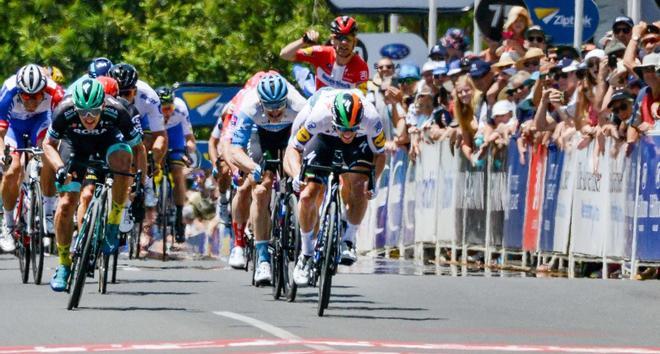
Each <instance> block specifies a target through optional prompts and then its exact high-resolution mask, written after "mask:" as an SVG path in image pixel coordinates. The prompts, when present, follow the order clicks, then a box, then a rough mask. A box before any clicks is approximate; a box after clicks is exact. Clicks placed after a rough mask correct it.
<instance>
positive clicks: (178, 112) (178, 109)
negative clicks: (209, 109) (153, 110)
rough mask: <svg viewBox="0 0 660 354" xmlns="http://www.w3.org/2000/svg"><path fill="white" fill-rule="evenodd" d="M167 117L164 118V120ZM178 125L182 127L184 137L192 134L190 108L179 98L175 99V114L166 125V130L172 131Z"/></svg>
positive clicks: (173, 113)
mask: <svg viewBox="0 0 660 354" xmlns="http://www.w3.org/2000/svg"><path fill="white" fill-rule="evenodd" d="M164 118H165V117H164V116H163V119H164ZM177 125H181V127H182V128H183V132H184V135H189V134H192V124H191V123H190V115H189V114H188V106H186V103H185V102H184V101H183V100H182V99H180V98H179V97H175V98H174V112H172V115H171V116H170V118H169V119H168V120H167V123H165V128H166V129H170V128H172V127H175V126H177Z"/></svg>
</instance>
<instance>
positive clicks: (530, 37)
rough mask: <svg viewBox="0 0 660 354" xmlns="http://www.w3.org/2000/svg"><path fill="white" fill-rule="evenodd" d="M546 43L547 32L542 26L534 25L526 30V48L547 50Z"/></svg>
mask: <svg viewBox="0 0 660 354" xmlns="http://www.w3.org/2000/svg"><path fill="white" fill-rule="evenodd" d="M546 45H547V44H546V36H545V32H543V29H542V28H541V26H539V25H534V26H531V27H530V28H528V29H527V31H525V49H527V50H529V49H530V48H538V49H541V50H542V51H545V48H546Z"/></svg>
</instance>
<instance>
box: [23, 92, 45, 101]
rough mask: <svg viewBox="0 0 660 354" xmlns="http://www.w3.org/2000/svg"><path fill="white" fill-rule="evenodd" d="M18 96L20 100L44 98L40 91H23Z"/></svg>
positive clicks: (41, 99)
mask: <svg viewBox="0 0 660 354" xmlns="http://www.w3.org/2000/svg"><path fill="white" fill-rule="evenodd" d="M19 97H20V98H21V101H23V102H26V101H32V100H34V101H43V99H44V93H43V92H42V91H39V92H37V93H25V92H21V93H20V95H19Z"/></svg>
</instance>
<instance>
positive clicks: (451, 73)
mask: <svg viewBox="0 0 660 354" xmlns="http://www.w3.org/2000/svg"><path fill="white" fill-rule="evenodd" d="M461 75H463V69H461V61H460V60H454V61H452V62H451V63H449V67H448V68H447V76H448V77H449V79H450V80H451V82H452V84H456V80H458V77H459V76H461Z"/></svg>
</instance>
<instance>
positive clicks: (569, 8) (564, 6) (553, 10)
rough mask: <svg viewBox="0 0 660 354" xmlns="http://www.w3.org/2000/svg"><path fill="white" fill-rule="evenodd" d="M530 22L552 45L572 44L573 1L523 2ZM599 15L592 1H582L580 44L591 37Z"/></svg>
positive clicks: (573, 29) (573, 26)
mask: <svg viewBox="0 0 660 354" xmlns="http://www.w3.org/2000/svg"><path fill="white" fill-rule="evenodd" d="M525 3H526V4H527V9H529V14H530V16H531V17H532V22H534V24H535V25H539V26H541V28H543V31H544V32H545V34H546V35H550V36H552V43H553V44H554V45H558V44H568V45H572V44H573V32H574V31H575V0H562V1H557V0H525ZM599 20H600V14H599V12H598V6H596V3H595V2H594V1H593V0H584V16H583V30H582V42H586V41H587V40H588V39H589V38H591V37H593V36H594V34H595V33H596V28H597V27H598V21H599Z"/></svg>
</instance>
